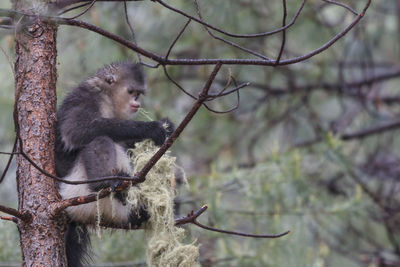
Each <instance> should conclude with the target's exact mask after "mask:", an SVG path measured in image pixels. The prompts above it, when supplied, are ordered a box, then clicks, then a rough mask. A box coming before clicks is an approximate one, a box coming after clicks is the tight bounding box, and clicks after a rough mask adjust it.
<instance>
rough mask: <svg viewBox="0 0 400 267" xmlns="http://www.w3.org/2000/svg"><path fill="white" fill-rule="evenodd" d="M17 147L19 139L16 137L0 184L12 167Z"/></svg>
mask: <svg viewBox="0 0 400 267" xmlns="http://www.w3.org/2000/svg"><path fill="white" fill-rule="evenodd" d="M16 147H17V139H15V141H14V145H13V149H12V153H10V157H9V158H8V161H7V165H6V167H5V168H4V171H3V173H2V174H1V177H0V184H1V183H2V182H3V180H4V178H5V177H6V174H7V172H8V169H9V168H10V165H11V162H12V159H13V157H14V151H15V149H16Z"/></svg>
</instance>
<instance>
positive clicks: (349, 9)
mask: <svg viewBox="0 0 400 267" xmlns="http://www.w3.org/2000/svg"><path fill="white" fill-rule="evenodd" d="M322 1H324V2H326V3H329V4H333V5H337V6H341V7H344V8H345V9H347V10H348V11H350V12H351V13H353V14H354V15H356V16H357V15H358V13H357V11H355V10H354V9H352V8H351V7H350V6H348V5H346V4H343V3H340V2H337V1H332V0H322Z"/></svg>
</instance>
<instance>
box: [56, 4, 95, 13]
mask: <svg viewBox="0 0 400 267" xmlns="http://www.w3.org/2000/svg"><path fill="white" fill-rule="evenodd" d="M87 5H90V2H87V3H83V4H80V5H77V6H74V7H70V8H67V9H65V10H62V11H60V12H59V13H57V15H59V16H60V15H63V14H65V13H68V12H70V11H72V10H75V9H78V8H81V7H84V6H87Z"/></svg>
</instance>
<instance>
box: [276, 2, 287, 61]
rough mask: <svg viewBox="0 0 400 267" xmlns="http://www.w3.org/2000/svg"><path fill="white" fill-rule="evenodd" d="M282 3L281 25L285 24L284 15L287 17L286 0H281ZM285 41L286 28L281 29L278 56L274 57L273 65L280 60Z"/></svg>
mask: <svg viewBox="0 0 400 267" xmlns="http://www.w3.org/2000/svg"><path fill="white" fill-rule="evenodd" d="M282 4H283V18H282V20H283V21H282V26H283V27H285V26H286V17H287V8H286V0H282ZM285 43H286V29H285V30H283V31H282V43H281V48H280V49H279V53H278V57H277V58H276V61H275V65H278V64H279V61H280V60H281V57H282V54H283V50H284V49H285Z"/></svg>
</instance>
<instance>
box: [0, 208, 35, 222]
mask: <svg viewBox="0 0 400 267" xmlns="http://www.w3.org/2000/svg"><path fill="white" fill-rule="evenodd" d="M0 211H1V212H4V213H7V214H8V215H12V216H14V217H16V218H18V219H20V220H22V221H24V222H29V221H30V220H31V218H32V215H31V214H30V213H29V212H19V211H18V210H16V209H13V208H9V207H5V206H2V205H0Z"/></svg>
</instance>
